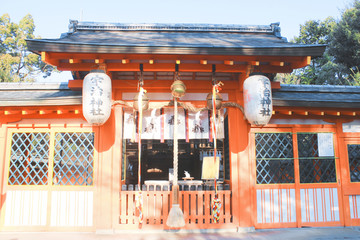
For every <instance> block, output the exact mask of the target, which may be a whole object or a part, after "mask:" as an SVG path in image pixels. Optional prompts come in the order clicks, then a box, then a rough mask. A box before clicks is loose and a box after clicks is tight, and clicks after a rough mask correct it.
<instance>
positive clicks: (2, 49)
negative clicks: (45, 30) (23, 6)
mask: <svg viewBox="0 0 360 240" xmlns="http://www.w3.org/2000/svg"><path fill="white" fill-rule="evenodd" d="M34 30H35V24H34V20H33V18H32V16H31V15H30V14H28V15H26V16H25V17H23V18H22V19H21V20H20V22H19V23H18V24H17V23H14V22H11V19H10V16H9V15H8V14H4V15H2V16H1V17H0V82H19V81H35V77H36V76H37V75H38V74H40V73H44V74H45V75H44V76H49V74H50V73H51V71H53V70H54V69H53V67H52V66H49V65H46V64H45V63H43V62H42V61H41V58H40V56H38V55H36V54H34V53H30V52H29V51H27V47H26V41H25V39H33V38H35V36H34Z"/></svg>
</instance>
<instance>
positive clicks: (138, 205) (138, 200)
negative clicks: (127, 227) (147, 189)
mask: <svg viewBox="0 0 360 240" xmlns="http://www.w3.org/2000/svg"><path fill="white" fill-rule="evenodd" d="M143 203H144V200H143V196H142V192H141V191H140V190H139V191H138V192H137V193H136V195H135V207H136V211H137V213H138V214H139V216H138V219H139V224H142V223H143V220H144V215H143Z"/></svg>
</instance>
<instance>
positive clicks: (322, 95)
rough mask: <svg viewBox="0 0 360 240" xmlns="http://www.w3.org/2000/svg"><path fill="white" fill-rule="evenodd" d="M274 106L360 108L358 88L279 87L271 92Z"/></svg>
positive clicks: (334, 86)
mask: <svg viewBox="0 0 360 240" xmlns="http://www.w3.org/2000/svg"><path fill="white" fill-rule="evenodd" d="M272 97H273V104H274V106H290V107H333V108H360V87H358V86H336V85H281V88H280V89H279V90H275V91H273V94H272Z"/></svg>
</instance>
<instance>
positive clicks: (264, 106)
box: [244, 75, 273, 126]
mask: <svg viewBox="0 0 360 240" xmlns="http://www.w3.org/2000/svg"><path fill="white" fill-rule="evenodd" d="M272 111H273V106H272V97H271V83H270V80H269V79H268V78H267V77H265V76H263V75H254V76H251V77H248V78H247V79H246V80H245V82H244V112H245V117H246V118H247V120H248V121H249V122H250V123H251V124H254V125H256V126H264V125H266V124H267V123H268V122H269V121H270V118H271V116H272Z"/></svg>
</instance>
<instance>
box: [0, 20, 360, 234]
mask: <svg viewBox="0 0 360 240" xmlns="http://www.w3.org/2000/svg"><path fill="white" fill-rule="evenodd" d="M27 43H28V47H29V50H30V51H32V52H35V53H38V54H39V55H41V57H42V60H43V61H44V62H46V63H48V64H51V65H54V66H57V68H58V69H59V70H67V71H72V74H73V77H74V80H69V82H68V83H63V84H55V83H49V84H44V83H31V84H28V83H21V84H19V83H7V84H6V83H5V84H1V85H0V154H1V155H0V169H2V171H1V174H2V175H1V176H2V177H1V179H0V189H1V221H0V228H1V230H2V231H94V232H95V231H96V232H114V231H121V230H131V229H136V230H138V229H142V230H166V229H171V228H174V226H172V225H171V224H168V219H169V218H170V216H169V212H171V211H170V210H171V209H172V208H174V209H178V210H179V211H180V212H182V214H183V216H181V218H183V221H184V225H182V226H180V227H178V228H180V229H184V230H194V229H220V228H221V229H224V228H228V229H235V230H236V229H242V228H244V229H247V228H253V227H254V228H286V227H305V226H359V225H360V187H359V186H360V121H359V115H360V88H359V87H345V86H300V85H297V86H295V85H281V84H280V83H278V82H275V81H274V76H275V74H276V73H290V72H292V70H293V69H297V68H302V67H305V66H307V65H309V64H310V63H311V59H313V58H316V57H319V56H321V55H322V54H323V52H324V50H325V46H323V45H298V44H294V43H289V42H287V40H286V39H285V38H283V37H282V36H281V34H280V28H279V24H271V25H266V26H239V25H201V24H194V25H192V24H172V25H171V24H107V23H93V22H78V21H71V22H70V26H69V32H67V33H64V34H62V35H61V37H60V38H59V39H34V40H28V41H27ZM175 82H176V83H179V84H175ZM215 104H216V105H215ZM177 189H179V191H178V194H176V192H177ZM173 193H174V194H173ZM214 200H216V201H217V202H215V201H214ZM215 203H216V204H215ZM177 206H178V207H177ZM176 207H177V208H176ZM214 213H217V215H214Z"/></svg>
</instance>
